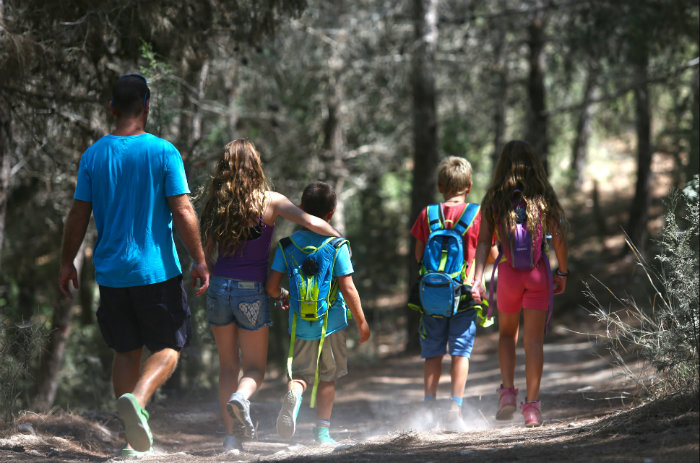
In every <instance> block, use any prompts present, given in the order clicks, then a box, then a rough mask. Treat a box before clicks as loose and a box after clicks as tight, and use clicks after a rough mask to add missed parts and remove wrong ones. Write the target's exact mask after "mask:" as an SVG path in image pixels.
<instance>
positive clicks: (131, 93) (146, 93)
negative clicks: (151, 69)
mask: <svg viewBox="0 0 700 463" xmlns="http://www.w3.org/2000/svg"><path fill="white" fill-rule="evenodd" d="M150 96H151V92H150V90H149V89H148V83H147V82H146V79H145V78H143V77H141V76H139V75H133V74H132V75H127V76H122V77H120V78H119V79H117V81H116V82H115V83H114V85H113V86H112V107H113V108H114V111H115V112H116V113H117V116H120V117H134V116H138V115H139V113H140V112H141V111H142V110H143V108H144V106H146V101H148V98H150Z"/></svg>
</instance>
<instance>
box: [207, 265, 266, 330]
mask: <svg viewBox="0 0 700 463" xmlns="http://www.w3.org/2000/svg"><path fill="white" fill-rule="evenodd" d="M264 286H265V284H264V283H261V282H259V281H244V280H234V279H232V278H224V277H219V276H212V277H211V279H210V280H209V289H208V290H207V321H208V322H209V324H211V325H214V326H225V325H230V324H231V323H235V324H236V326H238V327H239V328H242V329H244V330H248V331H256V330H259V329H260V328H263V327H265V326H270V325H272V318H270V307H269V304H268V296H267V293H265V288H264Z"/></svg>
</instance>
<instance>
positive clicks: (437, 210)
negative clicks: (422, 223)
mask: <svg viewBox="0 0 700 463" xmlns="http://www.w3.org/2000/svg"><path fill="white" fill-rule="evenodd" d="M427 216H428V230H429V231H430V233H432V232H434V231H437V230H441V229H443V228H445V224H444V220H443V219H442V206H441V205H440V204H430V205H429V206H428V211H427Z"/></svg>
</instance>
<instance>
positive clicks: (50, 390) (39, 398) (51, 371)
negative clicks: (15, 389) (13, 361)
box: [32, 240, 85, 411]
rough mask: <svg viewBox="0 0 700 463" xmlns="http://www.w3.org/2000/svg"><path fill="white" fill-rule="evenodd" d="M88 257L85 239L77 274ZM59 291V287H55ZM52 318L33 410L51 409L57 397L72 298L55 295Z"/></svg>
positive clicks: (77, 264)
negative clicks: (86, 255)
mask: <svg viewBox="0 0 700 463" xmlns="http://www.w3.org/2000/svg"><path fill="white" fill-rule="evenodd" d="M84 258H85V241H84V240H83V243H82V244H81V245H80V249H79V250H78V254H77V256H76V258H75V261H74V262H73V263H74V264H75V268H76V269H77V270H78V277H80V273H81V270H82V266H83V260H84ZM56 291H58V288H56ZM54 304H55V305H54V310H53V317H52V319H51V332H50V333H49V340H48V344H47V346H46V349H45V350H44V351H43V352H42V355H41V359H40V362H39V372H38V373H37V383H36V393H35V395H34V398H33V400H32V409H34V410H38V411H47V410H49V409H50V408H51V407H52V406H53V403H54V400H55V399H56V389H57V388H58V380H59V376H60V371H61V365H62V364H63V357H64V354H65V351H66V344H67V343H68V336H69V335H70V331H71V321H72V316H73V306H74V302H73V299H68V298H67V297H64V296H63V295H62V294H60V295H58V296H56V299H55V303H54Z"/></svg>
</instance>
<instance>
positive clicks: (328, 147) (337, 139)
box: [323, 58, 348, 235]
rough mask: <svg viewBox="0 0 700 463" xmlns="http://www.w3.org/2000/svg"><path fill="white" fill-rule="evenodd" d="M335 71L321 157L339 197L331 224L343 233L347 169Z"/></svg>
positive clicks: (334, 71)
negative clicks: (324, 161) (344, 191)
mask: <svg viewBox="0 0 700 463" xmlns="http://www.w3.org/2000/svg"><path fill="white" fill-rule="evenodd" d="M331 62H340V59H338V58H336V59H332V60H331ZM336 71H337V70H336V69H331V76H330V78H329V82H328V89H327V93H328V97H327V103H326V107H327V111H328V116H327V117H326V121H325V123H324V126H323V151H324V153H323V157H324V159H326V160H327V162H326V163H324V164H325V166H326V178H327V180H328V183H329V184H330V185H331V186H333V189H334V190H335V193H336V195H338V199H339V201H338V204H337V205H336V208H335V213H334V214H333V226H334V227H335V228H336V229H337V230H338V231H339V232H340V234H341V235H345V207H344V201H340V195H341V194H342V192H343V187H344V185H345V178H346V177H347V175H348V169H347V167H345V159H344V156H345V151H346V145H345V133H344V132H343V125H342V121H341V114H342V110H341V104H342V101H343V89H342V88H341V86H340V83H339V79H338V78H336Z"/></svg>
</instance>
